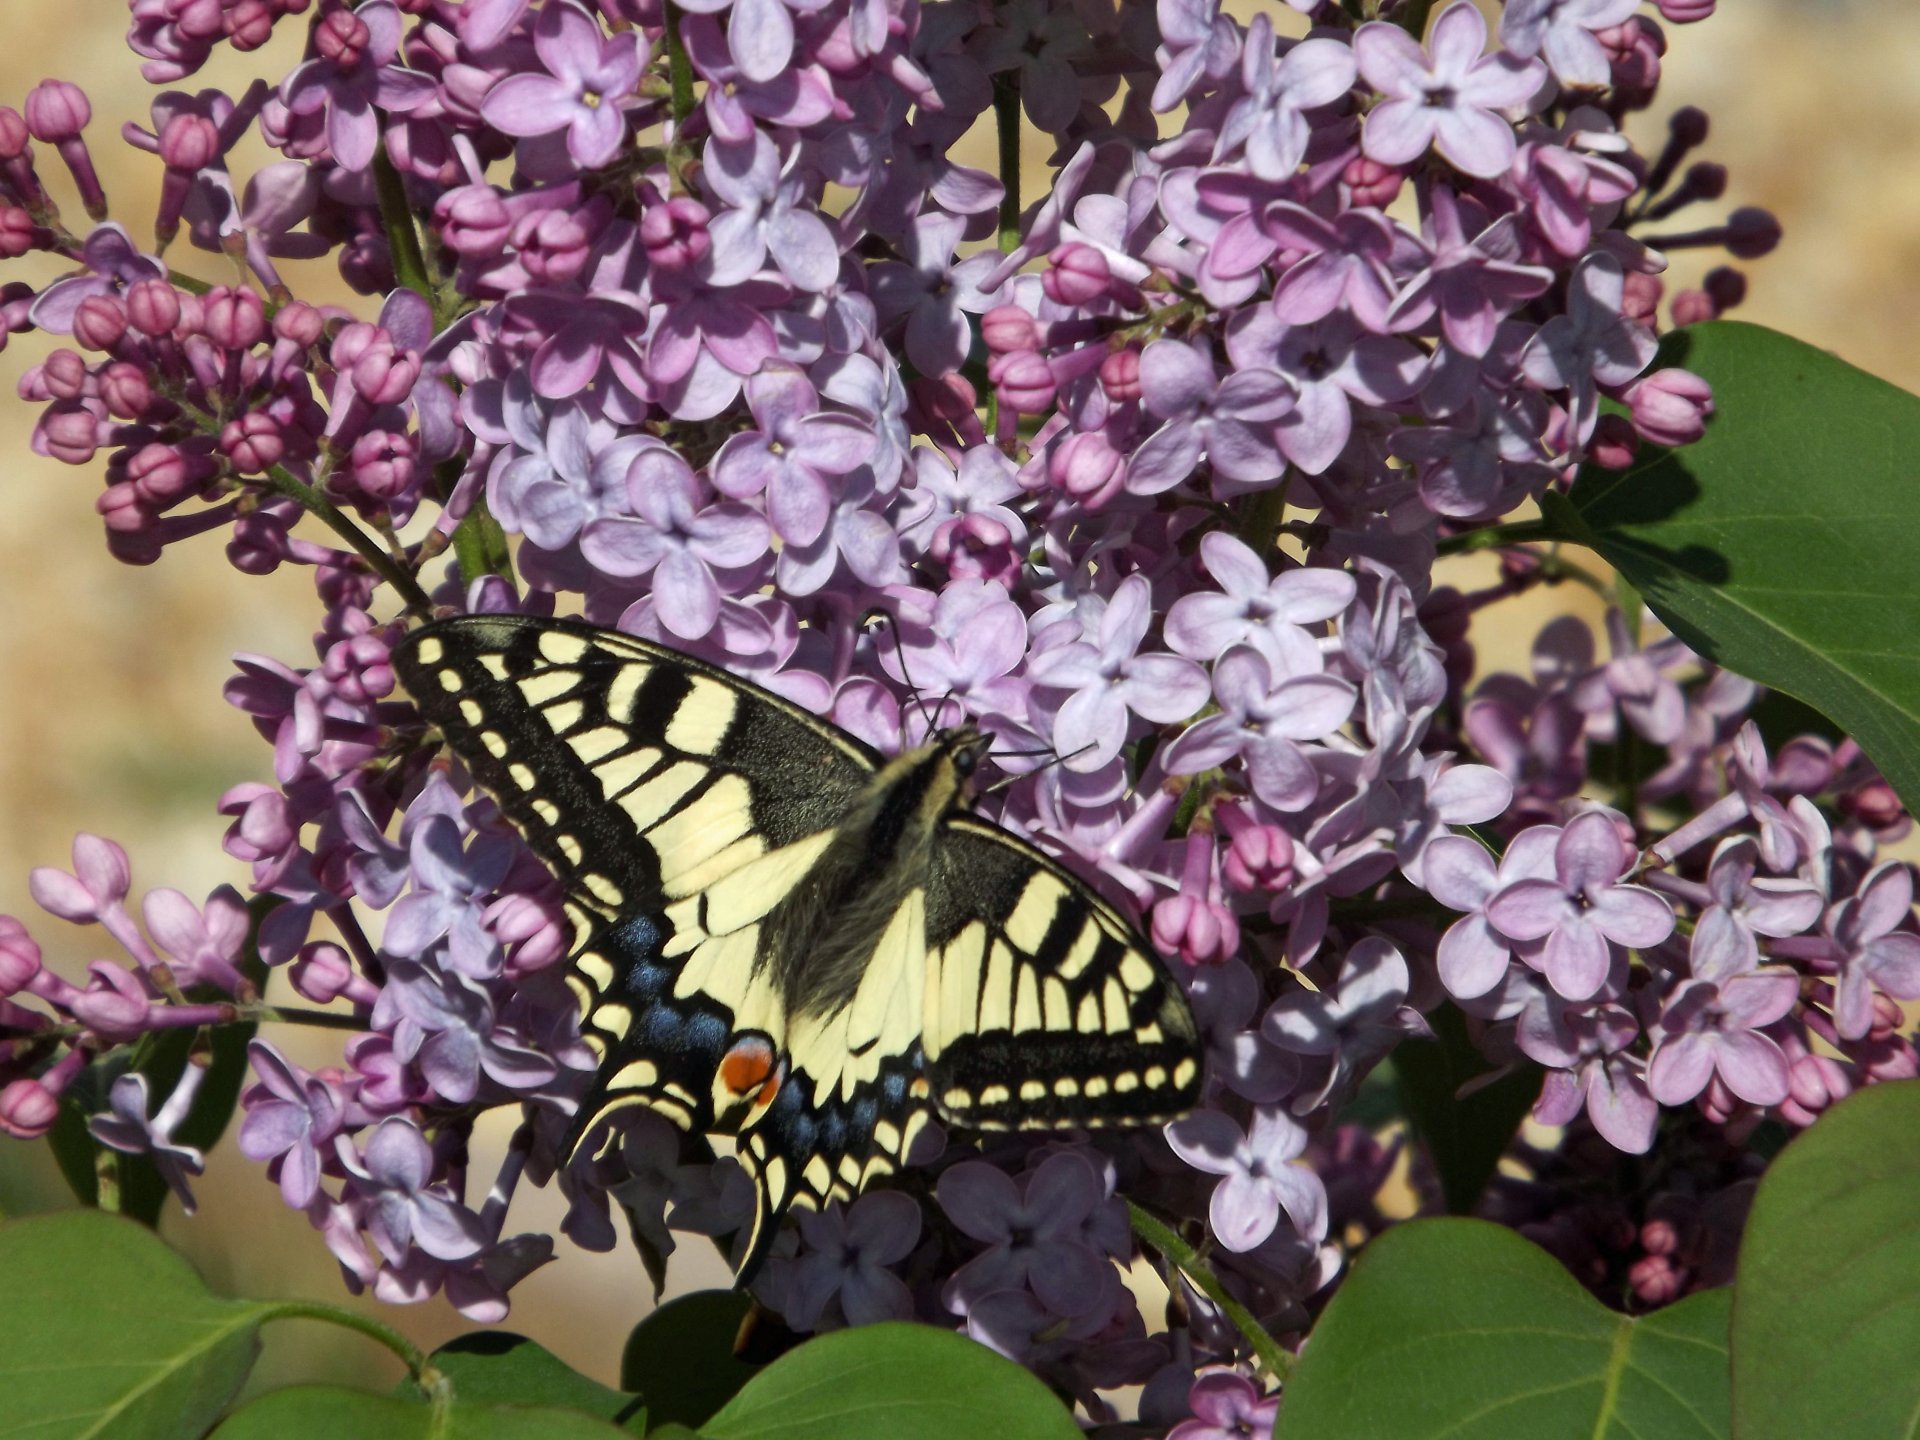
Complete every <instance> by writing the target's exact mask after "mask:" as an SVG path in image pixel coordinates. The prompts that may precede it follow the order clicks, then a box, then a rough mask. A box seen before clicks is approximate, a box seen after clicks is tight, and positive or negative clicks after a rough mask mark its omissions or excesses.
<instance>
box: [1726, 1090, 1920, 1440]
mask: <svg viewBox="0 0 1920 1440" xmlns="http://www.w3.org/2000/svg"><path fill="white" fill-rule="evenodd" d="M1916 1195H1920V1081H1912V1080H1908V1081H1902V1082H1901V1083H1899V1084H1892V1085H1875V1086H1872V1087H1871V1088H1869V1089H1866V1090H1863V1091H1861V1092H1859V1093H1858V1094H1856V1095H1852V1096H1850V1097H1848V1098H1847V1099H1846V1100H1845V1101H1843V1102H1842V1103H1841V1104H1839V1105H1837V1106H1835V1107H1834V1108H1833V1109H1832V1110H1831V1111H1830V1112H1828V1113H1827V1114H1825V1115H1823V1116H1821V1118H1820V1121H1819V1123H1818V1124H1816V1125H1814V1126H1813V1128H1812V1129H1810V1130H1808V1131H1806V1132H1805V1133H1804V1134H1802V1135H1801V1136H1800V1137H1799V1138H1798V1139H1797V1140H1795V1141H1794V1142H1793V1143H1792V1144H1791V1145H1789V1146H1787V1148H1786V1149H1785V1150H1783V1151H1782V1152H1781V1153H1780V1156H1779V1158H1778V1159H1777V1160H1775V1161H1774V1162H1773V1164H1772V1166H1771V1167H1769V1168H1768V1170H1767V1173H1766V1176H1765V1178H1764V1179H1762V1180H1761V1182H1760V1189H1759V1193H1758V1194H1757V1195H1756V1196H1755V1197H1754V1202H1753V1210H1752V1211H1751V1213H1750V1214H1749V1215H1748V1217H1747V1229H1746V1234H1745V1236H1744V1237H1743V1238H1742V1240H1741V1243H1740V1273H1739V1281H1738V1285H1737V1287H1736V1290H1735V1295H1736V1301H1737V1303H1736V1304H1735V1306H1734V1312H1733V1403H1734V1415H1735V1417H1736V1419H1737V1421H1738V1425H1739V1433H1740V1436H1741V1440H1787V1437H1792V1440H1804V1437H1806V1436H1809V1435H1833V1436H1842V1435H1844V1436H1845V1437H1847V1440H1879V1437H1882V1436H1885V1437H1888V1440H1892V1437H1894V1436H1901V1437H1906V1436H1911V1435H1912V1434H1913V1433H1914V1416H1915V1415H1916V1414H1920V1368H1916V1366H1915V1364H1914V1357H1915V1356H1916V1355H1920V1208H1916V1205H1915V1196H1916Z"/></svg>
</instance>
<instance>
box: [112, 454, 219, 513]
mask: <svg viewBox="0 0 1920 1440" xmlns="http://www.w3.org/2000/svg"><path fill="white" fill-rule="evenodd" d="M212 476H213V464H212V462H211V461H210V460H208V459H207V458H206V457H205V456H203V455H188V454H185V453H183V452H181V451H180V450H178V449H176V448H175V447H174V446H171V445H142V446H141V447H140V448H139V449H138V450H136V451H134V452H133V454H132V455H130V456H128V457H127V480H128V481H129V482H130V483H131V484H132V486H133V488H134V489H135V491H137V492H138V493H139V496H140V498H141V499H142V500H143V501H145V502H146V503H147V504H148V505H149V506H150V507H152V508H153V509H154V510H165V509H166V508H167V507H168V506H170V505H177V504H179V503H180V502H181V501H182V500H184V499H186V498H187V496H189V495H191V494H192V493H193V492H194V491H196V490H198V489H199V488H200V487H201V486H202V485H204V484H206V483H207V481H208V480H209V479H211V478H212Z"/></svg>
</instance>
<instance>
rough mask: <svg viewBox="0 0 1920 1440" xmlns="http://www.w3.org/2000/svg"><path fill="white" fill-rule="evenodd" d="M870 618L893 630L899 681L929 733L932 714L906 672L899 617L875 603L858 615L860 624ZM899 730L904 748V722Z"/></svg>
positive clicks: (905, 658)
mask: <svg viewBox="0 0 1920 1440" xmlns="http://www.w3.org/2000/svg"><path fill="white" fill-rule="evenodd" d="M870 620H884V621H885V622H886V624H887V626H888V628H889V629H891V630H892V631H893V653H894V654H895V655H897V656H899V657H900V681H901V683H902V684H904V685H905V686H906V687H907V698H908V699H909V700H910V701H911V702H912V703H913V706H914V708H915V709H917V710H918V711H919V712H920V723H921V724H922V725H924V726H925V727H926V730H927V733H928V734H929V735H931V734H932V733H933V732H934V730H935V728H936V727H935V725H934V723H933V721H934V716H933V715H932V714H930V713H929V712H928V710H927V702H926V697H925V696H923V695H922V694H921V693H920V687H919V686H918V685H916V684H914V683H913V677H912V676H911V675H909V674H908V673H907V644H906V638H905V637H904V636H903V635H901V633H900V617H899V616H897V615H895V614H894V613H893V612H892V611H891V610H883V609H881V608H880V607H879V606H878V605H875V606H873V607H872V608H871V609H869V610H868V611H867V613H866V614H864V615H862V616H861V617H860V624H861V625H862V626H863V627H864V626H865V625H866V624H867V622H868V621H870ZM952 693H953V692H952V691H948V692H947V695H946V696H942V697H941V700H940V703H941V704H942V705H945V704H946V703H947V699H948V697H950V696H951V695H952ZM900 732H901V733H900V748H901V749H903V750H904V749H905V748H906V745H907V736H906V725H905V724H904V723H903V724H902V725H901V727H900Z"/></svg>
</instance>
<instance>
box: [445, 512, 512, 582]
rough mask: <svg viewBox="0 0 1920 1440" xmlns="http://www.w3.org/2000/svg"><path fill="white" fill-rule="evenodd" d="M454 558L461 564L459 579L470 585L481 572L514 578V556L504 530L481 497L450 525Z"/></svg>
mask: <svg viewBox="0 0 1920 1440" xmlns="http://www.w3.org/2000/svg"><path fill="white" fill-rule="evenodd" d="M453 558H454V560H455V561H456V562H457V563H458V564H459V566H460V579H461V581H462V582H463V583H465V584H472V583H473V582H474V581H475V580H478V579H479V578H480V577H481V576H482V575H501V576H504V577H505V578H507V579H508V580H511V579H513V557H512V556H511V555H510V554H509V553H508V551H507V532H506V531H504V530H502V529H501V528H500V522H499V521H498V520H496V519H494V518H493V512H492V511H491V510H489V509H487V502H486V500H485V498H484V497H482V496H477V495H476V496H475V497H474V501H473V506H472V508H471V509H469V510H468V511H467V513H466V514H465V515H464V516H462V517H461V520H460V523H459V524H458V525H456V526H454V527H453Z"/></svg>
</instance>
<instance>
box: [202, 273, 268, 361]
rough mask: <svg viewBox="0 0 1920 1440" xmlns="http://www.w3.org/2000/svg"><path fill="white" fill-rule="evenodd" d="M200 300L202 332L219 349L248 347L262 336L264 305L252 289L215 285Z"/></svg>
mask: <svg viewBox="0 0 1920 1440" xmlns="http://www.w3.org/2000/svg"><path fill="white" fill-rule="evenodd" d="M201 304H202V307H203V308H202V310H201V324H202V325H203V326H204V327H205V333H206V336H207V338H208V339H209V340H211V341H213V343H214V344H216V345H218V346H219V347H220V348H221V349H222V350H250V349H252V348H253V347H254V346H255V345H257V344H259V343H260V341H261V340H263V339H265V338H266V334H267V312H266V306H265V305H264V304H262V303H261V300H260V297H259V296H258V295H256V294H254V292H253V291H251V290H242V289H240V288H239V287H237V286H229V285H216V286H214V288H213V289H211V290H209V291H208V292H207V293H206V295H205V296H204V297H202V301H201Z"/></svg>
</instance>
